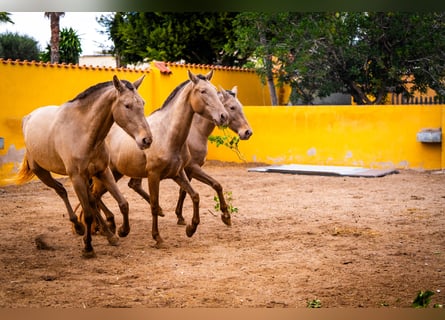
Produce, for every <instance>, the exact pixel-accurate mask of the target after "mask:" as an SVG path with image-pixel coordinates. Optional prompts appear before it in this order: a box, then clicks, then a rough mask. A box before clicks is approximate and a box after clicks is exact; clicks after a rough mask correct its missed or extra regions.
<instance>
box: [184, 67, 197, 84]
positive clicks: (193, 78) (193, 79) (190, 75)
mask: <svg viewBox="0 0 445 320" xmlns="http://www.w3.org/2000/svg"><path fill="white" fill-rule="evenodd" d="M187 75H188V77H189V79H190V80H191V81H192V82H193V83H194V84H196V83H198V81H199V78H198V77H197V76H195V75H194V74H193V73H192V72H191V71H190V70H187Z"/></svg>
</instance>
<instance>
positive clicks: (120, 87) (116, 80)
mask: <svg viewBox="0 0 445 320" xmlns="http://www.w3.org/2000/svg"><path fill="white" fill-rule="evenodd" d="M113 84H114V87H115V88H116V89H117V91H119V92H122V91H123V90H124V86H123V85H122V83H121V81H120V80H119V78H118V77H117V76H116V75H114V76H113Z"/></svg>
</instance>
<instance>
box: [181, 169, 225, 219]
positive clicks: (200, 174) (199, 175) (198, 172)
mask: <svg viewBox="0 0 445 320" xmlns="http://www.w3.org/2000/svg"><path fill="white" fill-rule="evenodd" d="M189 174H190V177H192V178H195V179H196V180H198V181H201V182H202V183H205V184H206V185H209V186H211V187H212V188H213V189H214V190H215V191H216V193H217V194H218V199H219V207H220V209H221V212H222V214H221V220H222V221H223V222H224V223H225V224H226V225H227V226H231V225H232V222H231V217H230V213H229V207H228V205H227V203H226V199H224V192H223V187H222V186H221V184H220V183H219V182H218V181H216V180H215V179H214V178H212V177H211V176H209V175H208V174H207V173H205V172H204V170H202V168H201V167H199V166H193V168H192V170H191V171H190V172H189Z"/></svg>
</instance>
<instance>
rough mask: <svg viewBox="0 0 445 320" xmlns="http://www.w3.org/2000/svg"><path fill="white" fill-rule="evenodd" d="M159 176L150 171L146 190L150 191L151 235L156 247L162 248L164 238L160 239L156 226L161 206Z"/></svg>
mask: <svg viewBox="0 0 445 320" xmlns="http://www.w3.org/2000/svg"><path fill="white" fill-rule="evenodd" d="M160 181H161V179H160V176H159V175H158V174H156V173H153V172H150V175H149V176H148V191H149V192H150V207H151V216H152V227H151V235H152V237H153V239H154V240H155V241H156V245H155V247H156V248H158V249H159V248H162V246H163V242H164V240H162V238H161V235H160V233H159V227H158V216H159V212H160V211H161V208H160V206H159V184H160Z"/></svg>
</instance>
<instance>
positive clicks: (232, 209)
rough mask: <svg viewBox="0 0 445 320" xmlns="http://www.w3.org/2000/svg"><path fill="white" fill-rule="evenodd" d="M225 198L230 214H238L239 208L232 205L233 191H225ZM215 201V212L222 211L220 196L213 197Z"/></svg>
mask: <svg viewBox="0 0 445 320" xmlns="http://www.w3.org/2000/svg"><path fill="white" fill-rule="evenodd" d="M224 198H225V199H226V202H227V207H228V210H229V213H237V212H238V208H237V207H234V206H233V205H232V201H233V198H232V191H224ZM213 200H214V201H215V210H217V211H219V210H221V204H220V203H219V198H218V196H217V195H215V196H214V197H213Z"/></svg>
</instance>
